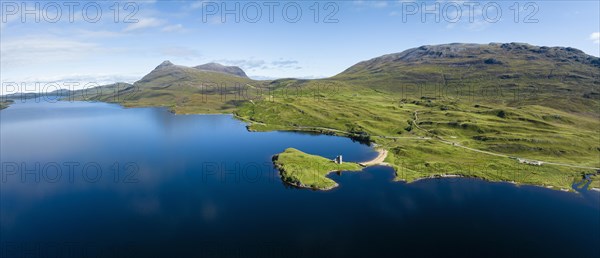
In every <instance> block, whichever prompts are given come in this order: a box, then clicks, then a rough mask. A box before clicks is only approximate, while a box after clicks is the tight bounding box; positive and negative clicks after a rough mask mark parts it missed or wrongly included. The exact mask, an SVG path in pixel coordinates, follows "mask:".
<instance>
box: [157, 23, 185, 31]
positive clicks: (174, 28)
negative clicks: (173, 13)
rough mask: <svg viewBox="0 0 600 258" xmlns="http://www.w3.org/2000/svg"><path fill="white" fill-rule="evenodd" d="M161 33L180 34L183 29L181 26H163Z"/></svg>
mask: <svg viewBox="0 0 600 258" xmlns="http://www.w3.org/2000/svg"><path fill="white" fill-rule="evenodd" d="M162 31H163V32H181V31H184V29H183V25H181V24H175V25H169V26H165V27H164V28H162Z"/></svg>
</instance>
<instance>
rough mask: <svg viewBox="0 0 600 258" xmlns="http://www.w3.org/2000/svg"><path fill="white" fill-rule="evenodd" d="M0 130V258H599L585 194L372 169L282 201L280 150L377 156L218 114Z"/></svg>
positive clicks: (97, 114)
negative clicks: (402, 178) (403, 176)
mask: <svg viewBox="0 0 600 258" xmlns="http://www.w3.org/2000/svg"><path fill="white" fill-rule="evenodd" d="M0 122H1V123H0V129H1V130H0V133H1V135H0V136H1V137H0V140H1V142H0V143H1V146H0V160H1V164H2V166H1V168H0V169H1V172H2V173H1V175H2V181H1V184H0V244H1V245H0V248H1V249H0V256H1V257H84V256H85V257H136V256H139V257H198V256H201V257H282V256H290V257H351V256H353V257H400V256H408V257H414V256H438V257H439V256H442V257H449V256H461V257H467V256H471V257H488V256H501V257H507V256H512V257H558V256H563V257H564V256H567V257H600V246H599V245H598V243H599V242H600V196H599V194H598V193H595V192H584V193H581V194H573V193H563V192H559V191H552V190H547V189H542V188H537V187H529V186H524V187H516V186H513V185H511V184H507V183H488V182H483V181H480V180H475V179H437V180H423V181H419V182H416V183H413V184H404V183H394V182H392V178H393V171H392V170H391V169H390V168H386V167H372V168H368V169H365V170H364V171H363V172H362V173H342V174H341V175H337V174H333V175H331V178H333V179H334V180H336V181H337V182H338V183H339V184H340V187H339V188H337V189H335V190H333V191H329V192H315V191H311V190H303V189H295V188H292V187H288V186H286V185H284V184H283V183H281V180H280V179H279V177H278V173H277V171H275V170H273V167H272V165H271V157H272V155H274V154H276V153H279V152H281V151H283V150H284V149H285V148H287V147H294V148H297V149H300V150H302V151H305V152H308V153H313V154H318V155H322V156H325V157H330V158H333V157H334V156H336V155H338V154H343V155H344V159H345V160H348V161H362V160H368V159H370V158H372V157H374V156H376V153H374V152H373V150H372V149H371V148H369V147H368V146H365V145H361V144H359V143H356V142H353V141H352V140H350V139H346V138H341V137H333V136H323V135H310V134H300V133H288V132H266V133H256V132H253V133H251V132H247V131H246V128H245V124H244V123H242V122H240V121H237V120H235V119H234V118H232V117H231V116H227V115H189V116H175V115H172V114H170V113H169V112H167V111H165V110H164V109H155V108H140V109H124V108H121V107H119V106H117V105H111V104H104V103H81V102H75V103H69V102H59V103H33V102H31V101H30V102H28V103H18V104H15V105H13V106H11V107H10V108H8V109H5V110H2V111H0Z"/></svg>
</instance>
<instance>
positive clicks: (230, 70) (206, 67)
mask: <svg viewBox="0 0 600 258" xmlns="http://www.w3.org/2000/svg"><path fill="white" fill-rule="evenodd" d="M194 68H196V69H198V70H203V71H211V72H219V73H225V74H231V75H235V76H238V77H242V78H248V76H247V75H246V73H245V72H244V70H242V69H241V68H239V67H237V66H224V65H221V64H217V63H208V64H203V65H199V66H195V67H194Z"/></svg>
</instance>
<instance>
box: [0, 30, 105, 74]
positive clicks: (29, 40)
mask: <svg viewBox="0 0 600 258" xmlns="http://www.w3.org/2000/svg"><path fill="white" fill-rule="evenodd" d="M99 51H101V50H100V48H99V47H98V46H97V45H96V44H94V43H87V42H81V41H75V40H70V39H61V38H41V37H24V38H19V39H14V40H2V44H1V45H0V53H1V55H2V60H1V64H2V67H3V68H4V67H7V68H9V67H10V68H14V67H17V66H21V65H25V64H33V63H38V64H40V63H54V62H61V61H73V60H81V59H83V58H84V57H86V56H88V55H89V54H90V53H98V52H99Z"/></svg>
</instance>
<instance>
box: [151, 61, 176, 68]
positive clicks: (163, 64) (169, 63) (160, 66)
mask: <svg viewBox="0 0 600 258" xmlns="http://www.w3.org/2000/svg"><path fill="white" fill-rule="evenodd" d="M169 66H174V64H173V63H171V61H169V60H165V61H163V62H162V63H160V65H158V66H157V67H156V68H155V69H160V68H164V67H169Z"/></svg>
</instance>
